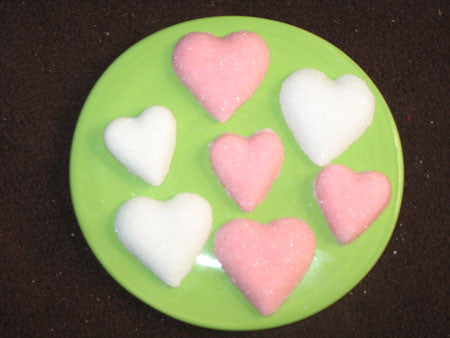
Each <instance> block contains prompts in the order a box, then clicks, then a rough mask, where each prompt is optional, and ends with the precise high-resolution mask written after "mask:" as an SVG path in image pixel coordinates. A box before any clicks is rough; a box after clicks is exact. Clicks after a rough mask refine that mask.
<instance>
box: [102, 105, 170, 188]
mask: <svg viewBox="0 0 450 338" xmlns="http://www.w3.org/2000/svg"><path fill="white" fill-rule="evenodd" d="M176 125H177V123H176V120H175V118H174V116H173V114H172V113H171V112H170V110H169V109H167V108H166V107H162V106H154V107H151V108H148V109H146V110H145V111H144V112H142V113H141V114H140V115H139V116H138V117H136V118H132V117H121V118H118V119H115V120H114V121H112V122H111V123H110V124H109V125H108V126H107V127H106V129H105V132H104V134H103V138H104V142H105V145H106V147H107V148H108V150H109V152H110V153H111V154H112V155H113V156H114V157H115V158H116V159H117V160H118V161H119V162H120V163H121V164H122V165H124V166H125V168H127V170H128V171H129V172H130V173H132V174H133V175H136V176H138V177H140V178H141V179H142V180H144V181H146V182H147V183H149V184H151V185H155V186H158V185H161V184H162V182H163V181H164V179H165V177H166V175H167V173H168V172H169V168H170V162H171V161H172V156H173V152H174V150H175V144H176V129H177V127H176Z"/></svg>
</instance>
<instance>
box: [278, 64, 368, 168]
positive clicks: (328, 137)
mask: <svg viewBox="0 0 450 338" xmlns="http://www.w3.org/2000/svg"><path fill="white" fill-rule="evenodd" d="M280 104H281V111H282V112H283V115H284V118H285V120H286V122H287V124H288V126H289V128H290V129H291V131H292V132H293V134H294V137H295V139H296V140H297V142H298V143H299V145H300V148H301V149H302V150H303V151H304V152H305V153H306V155H308V157H309V158H310V159H311V161H313V162H314V163H315V164H317V165H319V166H324V165H327V164H328V163H330V162H331V161H332V160H333V159H335V158H336V157H338V156H339V155H341V154H342V153H343V152H344V151H345V150H346V149H347V148H348V147H349V146H350V145H351V144H352V143H353V142H355V141H356V140H357V139H358V138H359V137H360V136H361V135H362V134H363V133H364V132H365V131H366V129H367V128H368V127H369V126H370V124H371V123H372V120H373V115H374V112H375V97H374V95H373V94H372V92H371V91H370V89H369V87H368V86H367V85H366V83H365V82H364V81H363V80H362V79H360V78H359V77H357V76H355V75H351V74H346V75H342V76H339V77H338V78H337V79H335V80H330V79H329V78H328V77H327V76H326V75H325V74H324V73H322V72H320V71H318V70H316V69H308V68H305V69H301V70H299V71H296V72H294V73H292V74H291V75H290V76H289V77H288V78H287V79H286V80H285V81H284V82H283V85H282V86H281V93H280Z"/></svg>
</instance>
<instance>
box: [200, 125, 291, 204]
mask: <svg viewBox="0 0 450 338" xmlns="http://www.w3.org/2000/svg"><path fill="white" fill-rule="evenodd" d="M209 156H210V160H211V164H212V167H213V169H214V171H215V172H216V175H217V177H218V178H219V180H220V182H221V183H222V185H223V186H224V187H225V189H226V191H227V192H228V193H229V195H230V196H231V197H232V198H233V199H234V200H235V201H236V203H237V204H238V205H239V207H240V208H241V209H242V210H243V211H246V212H249V211H252V210H253V209H254V208H256V207H257V206H258V205H259V204H260V203H261V201H262V200H263V199H264V198H265V197H266V195H267V193H268V191H269V190H270V187H271V186H272V183H273V181H274V180H275V179H276V178H277V176H278V174H279V172H280V169H281V165H282V164H283V160H284V147H283V143H282V142H281V140H280V138H279V137H278V135H277V134H276V133H275V132H273V131H272V130H270V129H265V130H262V131H260V132H257V133H255V134H253V135H252V136H251V137H250V138H245V137H242V136H239V135H235V134H231V133H230V134H223V135H221V136H219V137H218V138H217V139H215V140H214V142H213V143H212V144H211V147H210V150H209Z"/></svg>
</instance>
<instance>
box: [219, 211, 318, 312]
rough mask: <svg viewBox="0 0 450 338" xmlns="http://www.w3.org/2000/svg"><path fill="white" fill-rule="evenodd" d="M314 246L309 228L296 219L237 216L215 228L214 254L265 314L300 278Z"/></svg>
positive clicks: (313, 239)
mask: <svg viewBox="0 0 450 338" xmlns="http://www.w3.org/2000/svg"><path fill="white" fill-rule="evenodd" d="M315 245H316V244H315V237H314V233H313V231H312V230H311V228H310V227H309V226H308V225H307V224H306V223H305V222H303V221H301V220H299V219H296V218H281V219H278V220H275V221H273V222H271V223H269V224H267V225H264V224H260V223H257V222H254V221H251V220H247V219H236V220H233V221H231V222H229V223H227V224H226V225H224V226H223V227H222V228H220V229H219V231H217V233H216V236H215V246H214V253H215V255H216V257H217V258H218V260H219V261H220V262H221V264H222V267H223V269H224V271H225V273H226V274H227V275H228V277H229V278H230V279H231V281H232V282H233V283H234V284H235V285H236V286H237V288H238V289H239V290H240V291H241V292H242V293H243V294H244V296H245V297H246V298H247V300H248V301H249V302H250V303H251V304H252V305H253V306H254V307H255V308H256V309H257V310H258V311H259V312H260V313H261V314H263V315H265V316H268V315H271V314H273V313H274V312H276V311H277V310H278V308H279V307H280V306H281V304H282V303H283V302H284V301H285V300H286V299H287V298H288V297H289V295H290V294H291V293H292V291H293V290H294V289H295V288H296V286H297V285H298V284H299V283H300V281H301V280H302V279H303V277H304V275H305V274H306V272H307V271H308V268H309V266H310V265H311V262H312V260H313V257H314V250H315Z"/></svg>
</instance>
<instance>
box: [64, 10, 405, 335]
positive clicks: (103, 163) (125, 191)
mask: <svg viewBox="0 0 450 338" xmlns="http://www.w3.org/2000/svg"><path fill="white" fill-rule="evenodd" d="M230 27H232V28H230ZM238 30H249V31H253V32H255V33H257V34H259V35H261V36H262V37H263V38H264V40H265V41H266V42H267V44H268V46H269V48H270V53H271V61H270V66H269V69H268V71H267V75H266V77H265V79H264V81H263V82H262V84H261V85H260V87H259V88H258V90H257V91H256V92H255V94H254V95H253V96H252V97H251V98H250V99H249V100H248V101H247V102H246V103H245V104H243V105H242V106H241V107H240V108H239V109H238V110H237V111H236V112H235V114H234V115H233V116H232V117H231V118H230V119H229V120H228V122H226V123H224V124H221V123H219V122H217V121H216V120H215V119H213V118H212V117H211V116H210V115H209V114H207V113H206V111H205V110H204V109H203V108H202V107H201V106H200V105H199V103H198V102H197V101H196V100H195V99H194V97H193V96H192V95H191V94H190V93H189V92H188V90H187V89H186V88H185V87H184V86H183V85H182V84H181V83H180V82H179V81H178V79H177V77H176V76H175V74H174V72H173V70H172V66H171V53H172V49H173V47H174V46H175V44H176V42H177V41H178V40H179V39H180V38H181V37H182V36H183V35H184V34H186V33H189V32H193V31H202V32H210V33H213V34H215V35H216V36H224V35H227V34H229V33H232V32H234V31H238ZM304 67H310V68H316V69H319V70H321V71H323V72H325V73H326V74H327V75H328V76H329V77H331V78H335V77H337V76H339V75H341V74H346V73H352V74H355V75H357V76H359V77H361V78H362V79H364V80H365V81H366V82H367V84H368V85H369V87H370V89H371V90H372V92H373V93H374V94H375V97H376V104H377V107H376V112H375V117H374V121H373V123H372V125H371V126H370V127H369V128H368V130H367V131H366V132H365V134H364V135H363V136H362V137H361V138H360V139H358V140H357V141H356V142H355V143H354V144H353V145H351V146H350V148H349V149H348V150H347V151H345V152H344V153H343V154H342V155H341V156H340V157H339V158H337V159H336V160H335V161H333V163H340V164H344V165H346V166H349V167H350V168H352V169H353V170H356V171H364V170H377V171H380V172H382V173H384V174H385V175H387V176H388V178H389V179H390V181H391V184H392V198H391V200H390V203H389V205H388V207H387V209H386V210H384V212H383V213H382V214H381V216H380V217H379V218H378V219H377V220H376V222H375V223H374V224H373V225H372V226H371V227H370V228H369V229H368V230H367V231H366V232H365V233H364V234H363V235H362V236H361V237H360V238H358V239H357V240H356V241H354V242H353V243H351V244H350V245H347V246H341V245H339V244H338V243H337V242H336V240H335V239H334V237H333V236H332V234H331V232H330V230H329V228H328V226H327V223H326V221H325V218H324V217H323V215H322V214H321V212H320V209H319V206H318V204H317V203H316V201H315V200H314V197H313V188H312V185H313V180H314V178H315V176H316V175H317V173H318V172H319V170H320V169H321V168H320V167H318V166H316V165H314V164H313V163H312V162H311V161H310V160H309V159H308V158H307V157H306V155H305V154H304V153H303V152H302V151H301V149H300V148H299V146H298V144H297V142H296V141H295V139H294V137H293V135H292V133H291V131H290V130H289V129H288V127H287V126H286V123H285V121H284V119H283V116H282V114H281V111H280V105H279V101H278V98H279V92H280V87H281V83H282V82H283V80H284V79H286V77H287V76H288V75H289V74H291V73H292V72H294V71H296V70H298V69H300V68H304ZM154 105H163V106H166V107H168V108H169V109H170V110H171V111H172V112H173V114H174V115H175V118H176V120H177V145H176V149H175V153H174V157H173V161H172V166H171V168H170V171H169V174H168V176H167V177H166V180H165V181H164V183H163V184H162V185H161V186H160V187H151V186H149V185H148V184H146V183H144V182H143V181H141V180H140V179H138V178H136V177H134V176H132V175H131V174H129V173H128V172H127V171H126V169H125V168H124V167H122V166H121V165H120V164H119V163H118V162H117V161H116V160H115V159H114V158H113V157H112V156H111V155H110V154H109V153H108V151H107V150H106V148H105V145H104V143H103V136H102V134H103V130H104V129H105V127H106V126H107V124H108V123H109V122H110V121H111V120H113V119H115V118H117V117H121V116H137V115H139V114H140V113H141V112H142V111H143V110H144V109H145V108H147V107H150V106H154ZM264 128H272V129H273V130H274V131H275V132H276V133H277V134H278V135H279V136H280V137H281V139H282V141H283V144H284V147H285V161H284V164H283V168H282V170H281V173H280V176H279V177H278V179H277V180H276V181H275V183H274V184H273V186H272V189H271V190H270V192H269V194H268V196H267V198H266V199H265V200H264V201H263V203H262V204H261V205H260V206H259V207H257V208H256V209H255V210H254V211H253V212H251V213H248V214H246V213H243V212H241V211H240V209H239V208H238V207H237V205H236V204H235V203H234V202H233V201H232V200H231V199H230V198H229V197H228V196H227V194H226V193H225V191H224V189H223V187H222V186H221V185H220V184H219V182H218V179H217V178H216V176H215V175H214V172H213V170H212V168H211V166H210V162H209V156H208V144H209V143H210V142H211V141H212V140H213V139H214V138H216V137H217V136H218V135H221V134H223V133H225V132H233V133H237V134H240V135H246V136H247V135H251V134H252V133H254V132H255V131H258V130H261V129H264ZM70 186H71V193H72V200H73V204H74V208H75V212H76V215H77V218H78V221H79V223H80V227H81V229H82V231H83V234H84V236H85V237H86V240H87V242H88V243H89V245H90V247H91V249H92V251H93V252H94V253H95V255H96V256H97V258H98V260H99V261H100V262H101V264H102V265H103V266H104V267H105V269H106V270H107V271H108V272H109V273H110V274H111V275H112V276H113V277H114V278H115V279H116V280H117V282H118V283H120V284H121V285H122V286H123V287H124V288H126V289H127V290H128V291H129V292H131V293H132V294H134V295H135V296H136V297H138V298H139V299H141V300H142V301H143V302H145V303H147V304H148V305H150V306H152V307H154V308H155V309H158V310H159V311H161V312H164V313H166V314H167V315H169V316H172V317H175V318H177V319H180V320H182V321H185V322H188V323H191V324H195V325H199V326H204V327H209V328H216V329H225V330H255V329H263V328H271V327H276V326H280V325H284V324H288V323H291V322H294V321H298V320H301V319H303V318H305V317H308V316H310V315H312V314H314V313H316V312H318V311H320V310H322V309H324V308H326V307H327V306H329V305H330V304H332V303H334V302H335V301H336V300H338V299H339V298H340V297H342V296H344V295H345V294H346V293H348V292H349V291H350V290H351V289H352V288H353V287H354V286H355V285H356V284H357V283H358V282H359V281H360V280H361V279H362V278H363V277H364V276H365V275H366V274H367V273H368V272H369V270H370V269H371V268H372V266H373V265H374V264H375V263H376V261H377V260H378V258H379V257H380V255H381V254H382V252H383V250H384V248H385V247H386V245H387V243H388V241H389V238H390V236H391V234H392V231H393V230H394V227H395V224H396V221H397V216H398V213H399V209H400V204H401V199H402V192H403V157H402V149H401V144H400V139H399V136H398V132H397V129H396V126H395V122H394V120H393V118H392V115H391V113H390V111H389V108H388V106H387V104H386V102H385V101H384V99H383V97H382V95H381V94H380V92H379V91H378V89H377V88H376V87H375V85H374V84H373V83H372V81H371V80H370V79H369V77H368V76H367V75H366V74H365V73H364V72H363V71H362V70H361V69H360V68H359V67H358V65H357V64H356V63H355V62H353V61H352V60H351V59H350V58H349V57H348V56H347V55H345V54H344V53H343V52H342V51H340V50H339V49H337V48H336V47H334V46H333V45H331V44H330V43H328V42H326V41H325V40H322V39H321V38H319V37H317V36H315V35H313V34H311V33H308V32H306V31H304V30H301V29H299V28H297V27H293V26H290V25H287V24H284V23H280V22H275V21H270V20H265V19H258V18H250V17H214V18H205V19H199V20H193V21H188V22H184V23H181V24H178V25H175V26H172V27H169V28H166V29H164V30H162V31H160V32H158V33H156V34H153V35H151V36H149V37H147V38H145V39H143V40H142V41H140V42H139V43H137V44H135V45H134V46H133V47H131V48H130V49H129V50H127V51H126V52H125V53H123V54H122V55H121V56H120V57H119V58H118V59H117V60H116V61H114V63H113V64H112V65H111V66H110V67H109V68H108V69H107V70H106V72H105V73H104V74H103V75H102V77H101V78H100V79H99V80H98V82H97V83H96V85H95V87H94V89H93V90H92V92H91V93H90V95H89V97H88V99H87V101H86V103H85V105H84V107H83V110H82V112H81V115H80V117H79V120H78V123H77V126H76V130H75V135H74V138H73V144H72V150H71V158H70ZM181 192H191V193H197V194H200V195H201V196H203V197H204V198H206V199H207V200H208V201H209V202H210V203H211V206H212V208H213V215H214V221H213V231H212V234H211V236H210V238H209V240H208V242H207V244H206V246H205V248H204V250H203V252H202V253H201V255H200V256H199V257H198V259H197V263H196V264H195V266H194V268H193V270H192V272H191V273H190V274H189V275H188V276H187V277H186V278H185V279H184V281H183V283H182V284H181V286H180V287H179V288H176V289H173V288H170V287H168V286H166V285H165V284H164V283H162V282H161V281H160V280H159V279H158V278H156V277H155V276H154V275H153V274H152V272H150V271H149V270H147V269H146V268H145V267H144V266H143V265H142V264H140V263H139V261H138V260H137V259H136V258H135V257H133V256H132V255H131V254H129V253H128V252H127V251H126V250H125V249H124V248H123V247H122V245H121V243H120V242H119V240H118V238H117V236H116V234H115V232H114V229H113V223H114V218H115V214H116V212H117V210H118V208H119V207H120V205H121V204H122V203H124V202H125V201H127V200H128V199H130V198H131V197H133V196H137V195H143V196H148V197H151V198H154V199H158V200H167V199H170V198H172V197H173V196H175V195H176V194H178V193H181ZM238 217H245V218H249V219H252V220H255V221H258V222H264V223H266V222H269V221H272V220H274V219H277V218H280V217H298V218H300V219H303V220H305V221H306V222H307V223H308V224H309V225H310V226H311V227H312V229H313V230H314V232H315V235H316V240H317V249H316V252H315V258H314V261H313V264H312V265H311V267H310V269H309V271H308V273H307V274H306V276H305V277H304V279H303V281H302V282H301V283H300V284H299V285H298V287H297V288H296V289H295V290H294V292H293V293H292V294H291V297H290V298H289V299H288V300H287V301H286V302H285V303H284V304H283V305H282V306H281V308H280V309H279V311H278V312H277V313H275V314H273V315H272V316H269V317H264V316H261V315H260V314H259V313H258V312H257V311H256V310H255V309H254V308H253V307H252V306H251V305H250V304H249V303H248V302H247V301H246V300H245V298H244V297H243V295H242V294H241V293H240V292H239V291H238V290H237V289H236V287H234V285H233V284H231V282H230V280H229V279H228V278H227V276H226V275H225V273H224V272H223V270H221V268H220V264H218V262H217V260H216V259H215V257H214V255H213V244H214V233H215V231H216V230H217V229H219V228H220V227H221V226H222V225H224V224H225V223H226V222H228V221H229V220H232V219H234V218H238Z"/></svg>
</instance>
